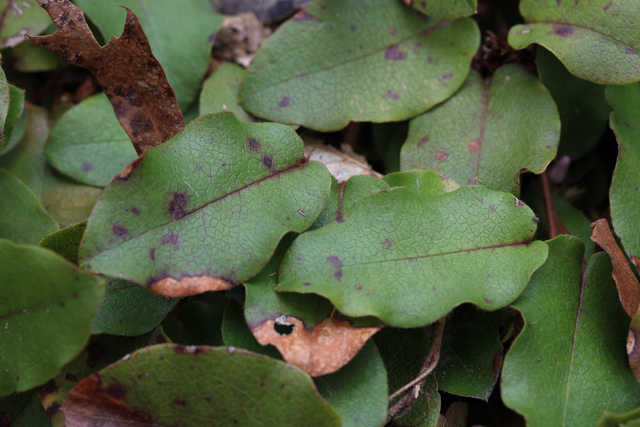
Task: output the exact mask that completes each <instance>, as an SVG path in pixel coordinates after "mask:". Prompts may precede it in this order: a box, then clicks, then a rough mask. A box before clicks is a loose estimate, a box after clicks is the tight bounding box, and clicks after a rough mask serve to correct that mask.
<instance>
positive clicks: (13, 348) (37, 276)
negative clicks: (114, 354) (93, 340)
mask: <svg viewBox="0 0 640 427" xmlns="http://www.w3.org/2000/svg"><path fill="white" fill-rule="evenodd" d="M0 284H2V295H3V297H2V302H1V303H0V317H1V318H2V324H3V331H2V335H0V353H1V354H2V360H1V361H0V396H4V395H7V394H9V393H11V392H13V391H23V390H29V389H30V388H33V387H35V386H37V385H40V384H42V383H44V382H45V381H47V380H48V379H49V378H52V377H53V376H55V375H56V374H57V372H58V370H59V369H60V368H61V367H62V365H64V364H65V363H67V362H69V361H70V360H71V359H72V358H73V357H74V356H75V355H76V354H77V353H79V352H80V350H82V347H84V345H85V344H86V342H87V340H88V339H89V335H90V334H91V320H92V318H93V315H94V314H95V312H96V310H97V309H98V305H99V304H100V301H101V300H102V296H103V295H104V285H103V284H102V282H101V280H100V279H99V278H97V277H95V276H93V275H91V274H88V273H87V272H83V271H79V270H77V269H76V268H74V267H73V266H71V265H70V264H69V263H67V262H66V261H64V260H63V259H62V258H61V257H59V256H57V255H55V254H53V253H52V252H49V251H47V250H46V249H41V248H36V247H31V246H22V245H15V244H13V243H11V242H9V241H7V240H0ZM43 343H46V344H47V351H42V345H43Z"/></svg>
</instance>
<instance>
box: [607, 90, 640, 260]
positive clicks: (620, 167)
mask: <svg viewBox="0 0 640 427" xmlns="http://www.w3.org/2000/svg"><path fill="white" fill-rule="evenodd" d="M607 100H608V101H609V103H610V104H611V107H612V108H613V112H612V113H611V121H610V124H611V129H613V131H614V132H615V133H616V137H617V138H618V147H619V154H618V164H617V165H616V169H615V172H614V174H613V179H612V181H611V189H610V193H609V198H610V201H611V220H612V222H613V229H614V230H615V232H616V234H617V235H618V236H619V237H620V241H621V242H622V244H623V245H624V248H625V250H626V251H627V254H628V255H629V257H630V258H631V261H632V262H633V263H634V264H635V266H636V268H637V269H638V270H639V271H640V224H639V223H638V221H637V218H638V213H639V212H640V191H639V190H638V188H639V187H640V176H639V175H638V170H640V122H638V117H640V84H637V83H636V84H632V85H628V86H617V87H616V86H609V87H608V88H607Z"/></svg>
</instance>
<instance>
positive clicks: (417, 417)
mask: <svg viewBox="0 0 640 427" xmlns="http://www.w3.org/2000/svg"><path fill="white" fill-rule="evenodd" d="M441 406H442V398H441V397H440V393H438V382H437V381H436V377H435V375H429V376H428V377H427V382H426V383H425V385H424V387H423V388H422V393H420V396H418V399H417V400H416V403H415V404H414V405H413V408H412V409H411V411H410V412H409V413H408V414H406V415H404V416H403V417H401V418H399V419H398V421H397V423H398V424H400V425H403V426H416V427H437V425H438V420H439V419H440V407H441Z"/></svg>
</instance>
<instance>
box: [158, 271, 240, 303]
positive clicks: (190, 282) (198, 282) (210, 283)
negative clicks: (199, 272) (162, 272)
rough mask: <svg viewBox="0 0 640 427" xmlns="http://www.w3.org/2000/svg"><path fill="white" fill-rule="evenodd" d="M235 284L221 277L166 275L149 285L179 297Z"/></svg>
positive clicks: (161, 292)
mask: <svg viewBox="0 0 640 427" xmlns="http://www.w3.org/2000/svg"><path fill="white" fill-rule="evenodd" d="M233 286H234V285H233V284H232V283H229V282H227V281H225V280H222V279H220V278H219V277H211V276H190V277H182V278H180V279H174V278H173V277H165V278H164V279H161V280H158V281H155V282H153V283H151V285H149V289H150V290H151V291H152V292H155V293H156V294H160V295H164V296H165V297H172V298H179V297H188V296H190V295H198V294H201V293H203V292H207V291H224V290H227V289H230V288H232V287H233Z"/></svg>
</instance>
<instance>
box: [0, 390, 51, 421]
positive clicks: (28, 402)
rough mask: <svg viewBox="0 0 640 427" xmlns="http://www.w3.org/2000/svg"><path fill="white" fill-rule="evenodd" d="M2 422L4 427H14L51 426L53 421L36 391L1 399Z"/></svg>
mask: <svg viewBox="0 0 640 427" xmlns="http://www.w3.org/2000/svg"><path fill="white" fill-rule="evenodd" d="M0 421H2V426H12V427H50V426H51V420H50V419H49V417H48V416H47V413H46V412H45V410H44V408H43V407H42V403H41V402H40V398H39V397H38V393H36V391H35V390H31V391H29V392H25V393H14V394H11V395H9V396H5V397H3V398H0Z"/></svg>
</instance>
